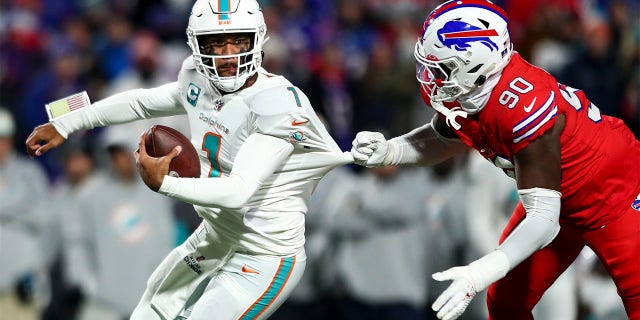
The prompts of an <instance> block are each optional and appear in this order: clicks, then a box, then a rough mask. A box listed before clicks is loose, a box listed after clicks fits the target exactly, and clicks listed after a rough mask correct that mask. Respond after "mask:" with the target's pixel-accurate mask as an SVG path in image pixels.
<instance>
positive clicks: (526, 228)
mask: <svg viewBox="0 0 640 320" xmlns="http://www.w3.org/2000/svg"><path fill="white" fill-rule="evenodd" d="M518 193H519V194H520V200H521V201H522V205H523V206H524V208H525V210H526V212H527V216H526V217H525V218H524V220H522V221H521V222H520V224H518V226H517V227H516V228H515V229H514V230H513V231H512V232H511V234H510V235H509V236H508V237H507V239H505V240H504V242H503V243H502V244H501V245H500V246H499V249H500V250H502V251H503V252H504V253H505V254H506V256H507V258H508V259H509V264H510V265H511V267H512V268H513V267H515V266H516V265H518V264H519V263H520V262H522V261H523V260H524V259H526V258H527V257H529V256H530V255H531V254H532V253H534V252H535V251H536V250H538V249H541V248H544V247H545V246H546V245H548V244H549V243H550V242H551V241H552V240H553V239H554V238H555V237H556V236H557V235H558V232H559V231H560V223H559V219H560V198H561V196H562V195H561V194H560V192H558V191H555V190H550V189H544V188H531V189H523V190H518Z"/></svg>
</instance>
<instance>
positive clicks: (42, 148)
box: [25, 123, 66, 157]
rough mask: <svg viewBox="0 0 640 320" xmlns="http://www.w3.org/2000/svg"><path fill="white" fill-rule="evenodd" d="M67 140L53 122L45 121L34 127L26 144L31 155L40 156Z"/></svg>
mask: <svg viewBox="0 0 640 320" xmlns="http://www.w3.org/2000/svg"><path fill="white" fill-rule="evenodd" d="M65 140H66V139H65V138H64V137H63V136H62V135H61V134H60V133H59V132H58V130H56V128H55V127H54V126H53V124H51V123H45V124H42V125H39V126H37V127H36V128H35V129H33V131H32V132H31V134H30V135H29V137H28V138H27V141H26V143H25V145H26V147H27V153H29V156H31V157H39V156H41V155H43V154H45V153H46V152H47V151H49V150H51V149H53V148H55V147H57V146H59V145H61V144H62V143H63V142H64V141H65Z"/></svg>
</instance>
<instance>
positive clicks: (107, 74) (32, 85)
mask: <svg viewBox="0 0 640 320" xmlns="http://www.w3.org/2000/svg"><path fill="white" fill-rule="evenodd" d="M259 2H260V3H261V5H262V7H263V13H264V15H265V20H266V22H267V26H268V36H269V37H270V39H269V41H268V42H267V44H266V45H265V48H264V51H265V62H264V64H263V66H264V67H265V68H266V69H267V70H268V71H270V72H273V73H276V74H282V75H285V76H286V77H287V78H288V79H289V80H290V81H291V82H292V83H294V84H295V85H297V86H298V87H300V88H301V89H302V90H303V91H304V92H306V94H307V95H308V96H309V98H310V100H311V102H312V104H313V105H314V107H315V108H316V110H317V112H318V113H319V114H321V115H322V116H323V117H324V118H325V119H326V122H327V124H328V127H329V128H330V131H331V132H332V134H333V135H334V137H335V139H336V141H338V143H339V145H340V146H341V147H342V149H343V150H349V149H350V147H351V140H352V138H353V136H354V135H355V133H356V132H358V131H361V130H370V131H383V132H385V133H387V134H388V135H391V136H394V135H398V134H402V133H404V132H407V131H408V130H410V129H412V128H414V127H416V126H419V125H421V124H423V123H425V122H426V121H427V120H428V119H429V116H430V111H429V110H427V109H426V108H425V107H424V105H423V103H422V102H421V98H420V96H419V92H418V83H417V81H416V80H415V75H414V72H415V61H414V58H413V48H414V44H415V41H416V39H417V35H418V31H419V29H420V27H421V25H422V20H423V19H424V17H425V16H426V14H427V13H428V12H429V11H430V10H432V9H433V8H434V7H435V6H436V5H437V4H438V3H439V2H438V1H428V0H425V1H417V0H347V1H335V0H333V1H324V0H311V1H303V0H268V1H259ZM192 3H193V2H192V1H185V0H140V1H128V0H114V1H101V0H56V1H45V0H0V81H1V82H0V106H2V107H4V108H6V109H8V110H9V111H10V112H11V114H13V116H14V118H15V121H16V124H17V127H16V128H17V129H16V132H15V135H14V142H15V148H16V150H17V152H18V153H21V154H24V141H25V138H26V137H27V135H28V133H29V132H30V131H31V130H32V129H33V128H34V127H35V126H36V125H38V124H40V123H43V122H46V121H47V118H46V114H45V112H44V104H45V103H47V102H50V101H52V100H55V99H57V98H61V97H64V96H67V95H69V94H72V93H75V92H79V91H83V90H86V91H87V92H88V93H89V96H90V97H91V98H92V100H93V101H96V100H99V99H100V98H103V97H106V96H108V95H110V94H112V93H114V92H118V91H120V90H123V89H128V88H135V87H151V86H155V85H158V84H161V83H165V82H170V81H174V80H175V79H176V76H177V72H178V70H179V68H180V65H181V62H182V60H183V59H184V58H186V57H187V56H188V55H189V54H190V51H189V49H188V46H187V45H186V36H185V27H186V25H187V21H188V14H189V11H190V8H191V5H192ZM497 3H498V4H499V5H501V6H503V7H504V8H505V10H506V11H507V13H508V15H509V19H510V31H511V36H512V40H513V42H514V45H515V48H516V50H517V51H519V52H520V53H521V54H522V55H523V56H524V57H525V58H526V59H528V60H529V61H531V62H532V63H534V64H536V65H538V66H541V67H543V68H545V69H547V70H548V71H549V72H550V73H551V74H553V75H554V76H556V77H557V78H558V79H559V81H560V82H562V83H565V84H567V85H570V86H572V87H575V88H579V89H582V90H584V91H585V92H586V93H587V96H589V97H590V99H591V100H592V102H594V104H596V105H597V106H598V107H599V108H600V110H601V111H602V112H603V113H605V114H609V115H614V116H617V117H620V118H622V119H623V120H624V121H625V122H626V123H627V124H628V126H629V127H630V128H631V129H632V130H633V131H634V133H635V134H636V136H640V45H639V43H640V3H639V2H637V1H635V0H626V1H624V0H620V1H610V0H591V1H589V0H560V1H552V0H536V1H517V0H510V1H509V0H505V1H497ZM102 132H103V130H100V129H99V130H94V131H91V132H85V133H81V135H82V137H80V138H78V139H72V141H70V143H72V144H78V145H82V146H87V145H88V146H93V147H94V148H95V147H96V146H99V145H100V143H102V141H103V140H102V137H101V135H102ZM131 139H132V140H134V143H135V141H136V140H137V136H135V135H134V136H131ZM64 154H65V151H64V150H62V151H55V152H52V153H51V154H50V155H47V156H45V157H42V158H40V159H36V160H30V161H36V162H37V163H38V164H39V165H42V166H43V167H44V168H45V171H46V174H47V178H48V183H49V185H48V186H49V187H50V188H51V189H52V190H53V189H55V187H56V185H57V183H58V181H60V180H64V179H65V172H64V168H63V160H62V159H63V158H64ZM97 162H98V163H99V164H100V162H101V161H100V160H99V159H98V161H97ZM100 165H104V163H102V164H100ZM462 166H464V165H462ZM347 170H348V171H349V172H352V173H354V175H355V176H359V175H364V173H363V172H362V171H363V170H360V169H357V168H353V167H349V168H348V169H347ZM489 187H490V186H489ZM0 192H2V190H1V189H0ZM0 205H2V204H0ZM183 218H184V217H183ZM185 219H187V220H188V219H189V218H185ZM462 232H463V233H464V231H462ZM462 246H464V244H462ZM0 249H2V248H1V247H0ZM47 268H48V265H47ZM52 277H53V278H55V277H56V275H55V272H54V273H53V276H52ZM140 281H145V279H141V280H140ZM54 282H55V281H54ZM55 286H56V284H55V283H54V285H53V287H54V288H53V290H54V291H53V292H54V294H53V299H51V298H49V299H48V300H46V301H47V303H49V302H50V301H52V300H53V301H56V303H63V302H60V301H58V300H56V295H58V294H60V292H58V291H55V290H57V289H56V288H55ZM345 296H348V294H345V293H344V289H343V288H328V289H327V288H323V290H322V293H321V294H320V295H318V296H315V298H314V299H315V300H314V299H312V300H313V301H312V302H309V301H306V302H307V303H311V304H306V305H307V306H309V308H313V310H317V309H316V308H319V309H321V310H324V311H319V312H320V313H322V314H325V315H326V314H331V316H330V317H328V318H332V319H333V318H335V319H337V318H339V317H345V318H347V316H345V314H348V313H345V312H338V311H335V310H336V309H340V308H342V307H343V304H342V301H343V300H344V299H345V298H344V297H345ZM354 300H358V299H354ZM585 304H586V303H585V302H581V303H580V305H581V306H582V307H584V305H585ZM292 305H293V303H292ZM301 305H303V306H305V304H301ZM311 305H312V306H311ZM372 308H373V309H375V304H374V306H373V307H372ZM50 309H51V308H48V309H47V307H46V304H45V305H43V306H42V310H49V311H48V313H47V312H44V314H47V317H48V318H50V319H55V318H56V317H57V315H55V312H54V311H51V310H50ZM327 310H330V311H327ZM331 310H333V311H331ZM334 311H335V312H334ZM323 312H324V313H323ZM332 312H333V313H332ZM588 313H589V312H588V311H584V310H583V311H582V312H581V315H585V314H588ZM291 314H295V313H291ZM338 314H340V316H338ZM425 316H427V317H432V315H425ZM592 316H593V315H592ZM283 317H284V318H286V317H287V316H283ZM291 317H292V316H290V318H291ZM2 318H3V316H2V310H0V319H2ZM369 318H371V319H374V318H375V317H369ZM7 319H8V318H7ZM350 319H356V318H354V317H352V318H350ZM362 319H364V316H363V318H362ZM584 319H586V317H584ZM590 319H595V318H590Z"/></svg>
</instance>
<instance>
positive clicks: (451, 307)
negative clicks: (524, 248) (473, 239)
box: [431, 250, 510, 320]
mask: <svg viewBox="0 0 640 320" xmlns="http://www.w3.org/2000/svg"><path fill="white" fill-rule="evenodd" d="M509 270H510V266H509V260H508V259H507V257H506V255H505V254H504V253H503V252H502V251H501V250H495V251H493V252H491V253H489V254H487V255H485V256H484V257H482V258H480V259H478V260H476V261H474V262H472V263H470V264H469V265H467V266H463V267H453V268H451V269H448V270H445V271H442V272H437V273H434V274H433V275H432V277H433V279H434V280H437V281H446V280H453V282H452V283H451V284H450V285H449V287H448V288H447V289H446V290H445V291H444V292H442V293H441V294H440V296H438V298H437V299H436V301H435V302H434V303H433V305H431V309H433V311H437V312H438V314H437V316H438V319H442V320H454V319H457V318H458V317H460V316H461V315H462V314H463V313H464V311H465V310H466V309H467V306H469V303H471V300H472V299H473V297H475V296H476V293H478V292H480V291H482V290H484V289H486V288H487V287H488V286H489V285H490V284H492V283H493V282H495V281H497V280H499V279H501V278H502V277H504V276H505V275H506V274H507V272H508V271H509Z"/></svg>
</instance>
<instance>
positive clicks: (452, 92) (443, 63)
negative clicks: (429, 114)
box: [414, 42, 470, 102]
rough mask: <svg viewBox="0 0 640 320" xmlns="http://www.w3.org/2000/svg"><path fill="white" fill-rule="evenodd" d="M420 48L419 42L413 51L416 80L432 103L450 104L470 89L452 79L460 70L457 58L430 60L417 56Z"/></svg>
mask: <svg viewBox="0 0 640 320" xmlns="http://www.w3.org/2000/svg"><path fill="white" fill-rule="evenodd" d="M420 46H421V43H420V42H418V43H416V50H415V51H414V56H415V58H416V78H417V79H418V81H419V82H420V84H421V85H422V86H423V87H424V89H425V91H426V92H428V93H429V95H430V97H431V99H432V100H433V101H437V102H451V101H454V100H455V99H457V98H458V97H459V96H461V95H463V94H465V93H468V92H469V91H470V88H465V87H464V86H461V85H460V84H459V83H458V82H457V81H454V80H453V79H452V75H453V74H455V73H456V72H458V71H459V70H460V63H461V62H460V61H459V58H457V57H451V58H448V59H444V60H437V59H433V60H431V59H429V58H425V57H423V56H422V55H420V54H418V52H421V51H422V50H421V48H419V47H420Z"/></svg>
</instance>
